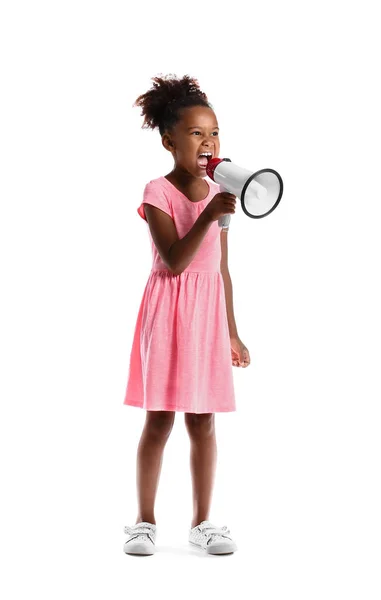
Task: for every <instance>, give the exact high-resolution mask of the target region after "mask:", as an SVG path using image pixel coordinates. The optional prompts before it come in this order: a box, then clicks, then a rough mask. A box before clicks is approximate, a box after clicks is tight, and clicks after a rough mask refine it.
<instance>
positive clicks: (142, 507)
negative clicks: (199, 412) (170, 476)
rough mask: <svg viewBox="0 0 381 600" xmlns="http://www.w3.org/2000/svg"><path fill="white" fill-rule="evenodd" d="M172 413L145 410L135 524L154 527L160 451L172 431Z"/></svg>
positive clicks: (137, 476) (137, 479)
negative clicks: (152, 525) (142, 523)
mask: <svg viewBox="0 0 381 600" xmlns="http://www.w3.org/2000/svg"><path fill="white" fill-rule="evenodd" d="M174 420H175V412H174V411H165V410H147V414H146V421H145V424H144V428H143V432H142V435H141V438H140V442H139V446H138V451H137V469H136V483H137V491H138V516H137V518H136V523H139V522H141V521H148V522H149V523H154V524H156V520H155V514H154V505H155V497H156V492H157V487H158V483H159V477H160V471H161V465H162V460H163V451H164V447H165V444H166V443H167V440H168V438H169V435H170V433H171V431H172V427H173V423H174Z"/></svg>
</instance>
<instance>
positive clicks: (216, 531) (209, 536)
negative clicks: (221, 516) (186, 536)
mask: <svg viewBox="0 0 381 600" xmlns="http://www.w3.org/2000/svg"><path fill="white" fill-rule="evenodd" d="M197 529H198V530H199V531H201V532H202V533H205V535H206V543H207V544H209V543H210V542H211V541H212V540H213V539H214V537H215V536H220V537H225V538H228V539H231V538H230V530H229V529H228V528H227V526H226V525H224V526H223V527H216V526H215V525H212V524H211V523H202V524H201V525H198V527H197Z"/></svg>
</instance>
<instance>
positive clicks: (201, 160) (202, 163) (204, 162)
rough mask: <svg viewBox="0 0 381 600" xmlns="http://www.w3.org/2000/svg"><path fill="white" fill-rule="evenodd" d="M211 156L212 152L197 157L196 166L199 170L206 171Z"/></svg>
mask: <svg viewBox="0 0 381 600" xmlns="http://www.w3.org/2000/svg"><path fill="white" fill-rule="evenodd" d="M212 156H213V154H212V152H202V153H201V154H199V155H198V157H197V164H198V166H199V167H200V169H206V167H207V166H208V162H209V161H210V159H211V158H212Z"/></svg>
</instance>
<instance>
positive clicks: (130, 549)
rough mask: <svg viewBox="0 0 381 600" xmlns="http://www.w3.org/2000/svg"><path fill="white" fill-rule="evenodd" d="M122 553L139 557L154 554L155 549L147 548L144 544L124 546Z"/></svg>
mask: <svg viewBox="0 0 381 600" xmlns="http://www.w3.org/2000/svg"><path fill="white" fill-rule="evenodd" d="M123 551H124V553H125V554H139V556H149V555H151V554H155V549H154V548H153V547H152V548H147V546H145V545H144V544H134V545H132V544H130V545H129V546H128V545H127V544H126V545H125V546H124V547H123Z"/></svg>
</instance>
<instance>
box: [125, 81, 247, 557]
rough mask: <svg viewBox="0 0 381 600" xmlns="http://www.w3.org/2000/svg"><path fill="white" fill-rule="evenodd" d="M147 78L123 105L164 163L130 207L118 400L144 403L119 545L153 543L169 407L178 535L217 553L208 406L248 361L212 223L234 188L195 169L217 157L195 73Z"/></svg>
mask: <svg viewBox="0 0 381 600" xmlns="http://www.w3.org/2000/svg"><path fill="white" fill-rule="evenodd" d="M152 79H153V81H154V85H153V87H152V88H151V89H150V90H149V91H148V92H146V93H145V94H142V95H141V96H139V97H138V98H137V100H136V101H135V103H134V106H140V107H141V108H142V113H141V114H142V115H144V117H145V119H144V123H143V125H142V128H144V127H146V128H147V127H150V128H151V129H155V128H156V127H158V129H159V133H160V135H161V142H162V145H163V147H164V148H165V149H166V150H167V151H168V152H170V153H171V154H172V157H173V160H174V167H173V169H172V171H171V172H170V173H168V174H167V175H165V176H162V177H158V178H157V179H153V180H151V181H149V182H148V183H147V184H146V186H145V188H144V192H143V201H142V203H141V204H140V206H139V208H138V209H137V210H138V214H139V215H140V216H141V217H142V219H144V220H146V222H147V225H148V230H149V237H150V242H151V246H152V257H153V262H152V269H151V273H150V275H149V278H148V282H147V284H146V287H145V290H144V293H143V299H142V301H141V305H140V309H139V313H138V317H137V323H136V327H135V334H134V339H133V343H132V350H131V356H130V366H129V375H128V382H127V389H126V394H125V399H124V404H127V405H130V406H137V407H140V408H144V409H146V411H147V412H146V421H145V425H144V429H143V433H142V436H141V439H140V442H139V446H138V452H137V487H138V504H139V509H138V516H137V519H136V523H135V525H133V526H131V527H128V526H126V527H125V529H124V531H125V533H128V534H129V535H130V537H129V539H128V540H127V541H126V543H125V545H124V552H126V553H127V554H153V553H154V550H155V537H156V520H155V515H154V502H155V496H156V491H157V486H158V481H159V475H160V470H161V464H162V457H163V451H164V447H165V444H166V442H167V440H168V437H169V435H170V433H171V430H172V427H173V423H174V419H175V412H176V411H178V412H184V418H185V425H186V429H187V431H188V435H189V437H190V442H191V473H192V485H193V506H194V513H193V520H192V522H191V526H190V529H189V542H191V543H192V544H195V545H197V546H199V547H201V548H203V549H204V550H206V552H208V553H211V554H224V553H227V552H234V551H235V550H236V549H237V547H236V544H235V543H234V542H233V540H232V538H231V536H230V532H229V530H228V529H227V527H226V526H224V527H221V528H218V527H216V526H215V525H213V524H212V523H211V522H210V521H209V520H208V519H209V510H210V502H211V496H212V488H213V480H214V472H215V467H216V457H217V448H216V437H215V423H214V413H216V412H230V411H235V410H236V407H235V397H234V389H233V375H232V369H231V365H233V366H242V367H247V366H248V365H249V364H250V356H249V351H248V350H247V348H246V347H245V345H244V344H243V343H242V341H241V340H240V338H239V336H238V333H237V328H236V323H235V319H234V314H233V292H232V284H231V279H230V275H229V270H228V265H227V256H228V253H227V229H225V230H221V229H220V227H219V225H218V219H219V217H220V216H222V215H225V214H229V213H234V212H235V203H236V198H235V196H234V195H233V194H230V193H227V192H223V193H221V192H220V191H219V189H220V188H219V186H218V185H217V184H216V183H215V182H212V181H206V180H205V179H204V178H205V176H206V164H207V160H208V156H209V157H210V156H212V157H218V154H219V150H220V142H219V137H218V135H219V128H218V123H217V118H216V115H215V113H214V111H213V109H212V107H211V105H210V103H209V102H208V100H207V97H206V95H205V94H204V93H203V92H202V91H201V90H200V88H199V85H198V82H197V80H196V79H194V78H190V77H189V76H188V75H185V76H184V77H183V78H182V79H178V78H176V76H175V77H172V78H171V77H170V76H165V77H154V78H152ZM205 153H207V156H205ZM201 155H202V156H201Z"/></svg>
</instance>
